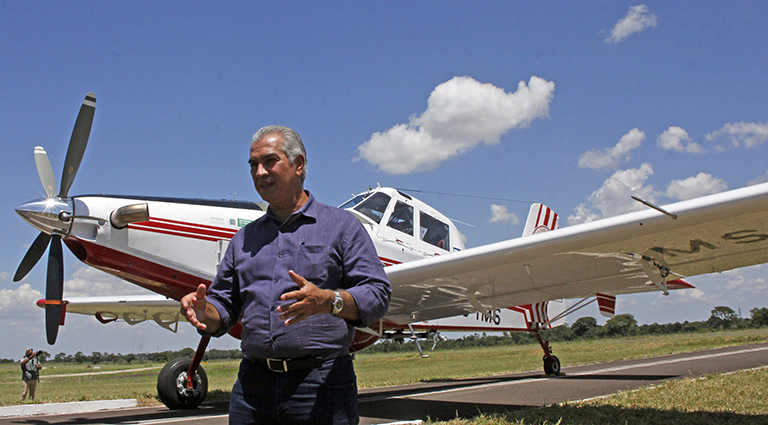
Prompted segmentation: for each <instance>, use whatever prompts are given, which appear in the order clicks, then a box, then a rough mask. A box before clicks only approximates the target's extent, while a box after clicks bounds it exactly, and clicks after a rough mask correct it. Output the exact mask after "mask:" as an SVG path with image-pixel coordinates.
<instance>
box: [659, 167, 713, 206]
mask: <svg viewBox="0 0 768 425" xmlns="http://www.w3.org/2000/svg"><path fill="white" fill-rule="evenodd" d="M725 190H728V183H726V182H724V181H723V180H720V179H718V178H716V177H713V176H712V175H710V174H707V173H699V174H697V175H696V176H694V177H688V178H687V179H685V180H672V181H671V182H670V183H669V185H668V186H667V191H666V193H665V195H666V196H668V197H670V198H673V199H678V200H681V201H685V200H687V199H693V198H698V197H700V196H705V195H711V194H713V193H719V192H723V191H725Z"/></svg>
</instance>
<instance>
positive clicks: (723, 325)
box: [707, 305, 738, 329]
mask: <svg viewBox="0 0 768 425" xmlns="http://www.w3.org/2000/svg"><path fill="white" fill-rule="evenodd" d="M711 313H712V315H711V316H709V319H708V320H707V325H709V327H710V328H713V329H728V328H730V327H731V325H732V324H734V323H735V322H736V319H738V317H737V316H736V312H735V311H733V309H732V308H730V307H726V306H723V305H721V306H717V307H715V308H713V309H712V312H711Z"/></svg>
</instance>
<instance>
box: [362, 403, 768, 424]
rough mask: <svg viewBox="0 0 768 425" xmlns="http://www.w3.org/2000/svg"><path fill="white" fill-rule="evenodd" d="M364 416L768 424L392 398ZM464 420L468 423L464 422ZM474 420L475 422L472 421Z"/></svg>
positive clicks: (715, 416)
mask: <svg viewBox="0 0 768 425" xmlns="http://www.w3.org/2000/svg"><path fill="white" fill-rule="evenodd" d="M360 416H365V417H375V418H382V419H389V420H398V421H412V420H417V419H421V420H424V421H427V420H429V421H453V420H456V419H459V420H465V421H466V420H468V421H473V420H476V421H478V422H479V423H491V424H504V423H512V424H519V423H524V424H539V425H545V424H546V425H554V424H559V425H603V424H605V425H609V424H610V425H614V424H627V425H633V424H637V425H641V424H643V425H645V424H675V425H677V424H680V425H689V424H690V425H694V424H696V425H699V424H718V425H721V424H725V425H730V424H734V425H736V424H746V425H752V424H755V425H757V424H768V415H745V414H737V413H729V412H682V411H678V410H657V409H646V408H643V409H626V408H619V407H614V406H552V407H544V408H531V407H530V406H515V405H510V404H503V405H501V404H480V403H461V402H444V401H435V400H416V399H396V400H393V399H390V400H387V401H386V402H384V401H382V402H370V403H365V404H361V405H360ZM462 423H464V422H462ZM470 423H471V422H470Z"/></svg>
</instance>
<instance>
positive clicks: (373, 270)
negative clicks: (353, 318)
mask: <svg viewBox="0 0 768 425" xmlns="http://www.w3.org/2000/svg"><path fill="white" fill-rule="evenodd" d="M349 217H350V223H349V225H348V226H347V229H348V230H347V235H346V237H345V246H344V271H345V273H344V283H343V285H342V287H343V288H344V289H345V290H346V291H347V292H349V293H350V295H352V298H354V299H355V303H356V304H357V309H358V311H359V312H360V321H359V322H357V323H352V324H353V325H355V326H359V325H364V326H369V325H371V324H373V323H375V322H376V321H377V320H379V319H381V318H382V317H384V315H385V314H386V313H387V310H388V309H389V302H390V299H391V297H392V287H391V285H390V284H389V279H387V274H386V273H385V272H384V266H383V265H382V264H381V260H379V255H378V254H377V253H376V249H375V247H374V245H373V241H372V240H371V237H370V236H369V235H368V232H366V231H365V228H364V227H363V225H362V224H361V223H360V222H359V221H358V220H357V219H355V218H354V217H352V216H351V215H350V216H349Z"/></svg>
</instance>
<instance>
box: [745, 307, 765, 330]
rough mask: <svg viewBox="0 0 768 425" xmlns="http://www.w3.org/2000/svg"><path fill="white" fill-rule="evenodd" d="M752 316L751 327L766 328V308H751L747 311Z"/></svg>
mask: <svg viewBox="0 0 768 425" xmlns="http://www.w3.org/2000/svg"><path fill="white" fill-rule="evenodd" d="M749 313H750V314H751V315H752V326H755V327H758V326H768V308H766V307H763V308H757V307H755V308H753V309H752V310H749Z"/></svg>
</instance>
